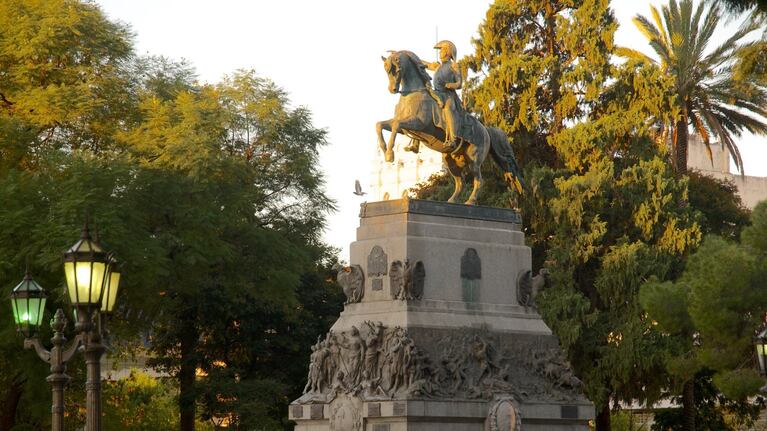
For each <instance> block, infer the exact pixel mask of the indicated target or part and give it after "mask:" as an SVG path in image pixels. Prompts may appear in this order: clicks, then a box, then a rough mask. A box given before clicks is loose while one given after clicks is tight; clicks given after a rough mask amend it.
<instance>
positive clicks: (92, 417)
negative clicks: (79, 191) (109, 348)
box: [64, 223, 120, 431]
mask: <svg viewBox="0 0 767 431" xmlns="http://www.w3.org/2000/svg"><path fill="white" fill-rule="evenodd" d="M111 262H113V259H111V258H110V257H109V256H108V255H107V253H106V252H105V251H104V249H102V248H101V245H100V244H99V243H98V242H96V241H94V240H93V239H92V238H91V235H90V232H89V231H88V224H87V223H86V224H85V226H84V227H83V230H82V234H81V235H80V239H79V240H78V241H77V242H76V243H75V244H74V245H73V246H72V247H70V248H69V250H67V251H66V252H65V253H64V274H65V276H66V281H67V293H68V296H69V301H70V303H71V304H72V306H73V307H75V309H76V310H77V324H76V325H75V329H76V330H77V331H78V332H79V333H80V334H81V335H82V336H83V338H84V342H85V366H86V373H87V380H86V382H85V393H86V395H85V408H86V411H85V430H86V431H101V356H102V355H103V354H104V352H105V351H106V348H105V347H104V345H103V344H102V343H101V336H102V335H101V331H102V329H103V328H102V322H101V316H100V314H99V313H100V311H101V309H102V297H103V296H104V293H105V291H106V293H107V303H106V305H105V307H106V308H107V309H108V310H109V311H110V312H111V308H112V307H113V306H114V297H115V296H116V295H117V285H116V284H115V286H112V285H111V281H110V279H111V277H110V276H109V275H108V274H109V270H110V267H111V266H112V265H111ZM119 277H120V276H119V274H118V275H117V276H116V280H115V281H116V283H119ZM112 294H113V295H114V296H112ZM110 299H111V304H110V301H109V300H110ZM94 321H95V322H96V324H95V325H94Z"/></svg>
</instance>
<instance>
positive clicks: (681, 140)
mask: <svg viewBox="0 0 767 431" xmlns="http://www.w3.org/2000/svg"><path fill="white" fill-rule="evenodd" d="M688 139H689V134H688V133H687V116H686V115H682V117H681V118H680V119H679V121H677V122H676V142H674V151H675V154H674V156H675V158H676V160H674V164H675V165H676V166H675V167H676V173H677V176H679V177H681V176H682V175H686V174H687V144H688Z"/></svg>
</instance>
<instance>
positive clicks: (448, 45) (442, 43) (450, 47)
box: [434, 40, 458, 60]
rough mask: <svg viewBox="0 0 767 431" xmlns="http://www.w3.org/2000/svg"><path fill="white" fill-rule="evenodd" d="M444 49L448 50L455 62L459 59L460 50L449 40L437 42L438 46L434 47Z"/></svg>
mask: <svg viewBox="0 0 767 431" xmlns="http://www.w3.org/2000/svg"><path fill="white" fill-rule="evenodd" d="M443 47H444V48H447V50H448V51H449V52H450V56H451V58H452V59H453V60H455V59H456V57H458V50H457V49H456V48H455V44H453V42H450V41H449V40H441V41H439V42H437V44H436V45H434V49H442V48H443Z"/></svg>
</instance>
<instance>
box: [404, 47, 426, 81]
mask: <svg viewBox="0 0 767 431" xmlns="http://www.w3.org/2000/svg"><path fill="white" fill-rule="evenodd" d="M399 53H400V54H402V55H403V56H405V57H406V58H407V59H408V60H410V62H411V63H413V66H415V70H416V71H418V75H419V76H420V77H421V80H423V83H424V84H426V83H428V82H431V76H429V74H428V73H427V72H426V66H425V65H424V64H423V62H421V59H420V58H418V56H417V55H416V54H415V53H414V52H412V51H399Z"/></svg>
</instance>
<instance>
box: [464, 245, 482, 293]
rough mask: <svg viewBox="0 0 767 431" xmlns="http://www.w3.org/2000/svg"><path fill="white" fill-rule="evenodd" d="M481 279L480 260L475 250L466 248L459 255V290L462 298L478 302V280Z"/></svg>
mask: <svg viewBox="0 0 767 431" xmlns="http://www.w3.org/2000/svg"><path fill="white" fill-rule="evenodd" d="M481 279H482V261H481V260H480V258H479V254H478V253H477V250H475V249H473V248H467V249H466V252H465V253H464V254H463V256H461V290H462V295H463V300H464V301H466V302H478V301H479V296H480V280H481Z"/></svg>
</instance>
